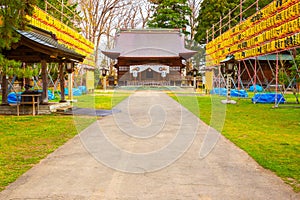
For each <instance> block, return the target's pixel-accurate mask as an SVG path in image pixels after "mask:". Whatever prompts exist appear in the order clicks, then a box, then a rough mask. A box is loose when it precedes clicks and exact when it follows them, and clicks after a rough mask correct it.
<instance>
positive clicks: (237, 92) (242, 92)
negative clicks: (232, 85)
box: [230, 90, 248, 97]
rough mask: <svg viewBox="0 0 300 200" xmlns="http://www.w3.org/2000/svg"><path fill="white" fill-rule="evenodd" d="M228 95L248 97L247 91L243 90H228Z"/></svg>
mask: <svg viewBox="0 0 300 200" xmlns="http://www.w3.org/2000/svg"><path fill="white" fill-rule="evenodd" d="M230 96H232V97H248V93H247V92H246V91H245V90H230Z"/></svg>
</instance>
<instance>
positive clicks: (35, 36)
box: [17, 30, 84, 57]
mask: <svg viewBox="0 0 300 200" xmlns="http://www.w3.org/2000/svg"><path fill="white" fill-rule="evenodd" d="M17 32H18V33H19V34H20V35H22V36H23V37H25V38H27V39H29V40H31V41H34V42H36V43H39V44H41V45H43V46H46V47H49V48H52V49H56V50H58V51H59V52H61V53H67V54H71V55H73V56H75V57H84V56H83V55H81V54H78V53H76V52H75V51H74V50H72V49H69V48H67V47H66V46H65V45H62V44H59V43H58V42H57V41H56V40H55V39H53V38H52V37H49V36H45V35H43V34H39V33H36V32H32V31H21V30H17Z"/></svg>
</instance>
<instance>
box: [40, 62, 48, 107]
mask: <svg viewBox="0 0 300 200" xmlns="http://www.w3.org/2000/svg"><path fill="white" fill-rule="evenodd" d="M41 65H42V82H43V93H42V103H43V104H48V77H47V62H46V60H41Z"/></svg>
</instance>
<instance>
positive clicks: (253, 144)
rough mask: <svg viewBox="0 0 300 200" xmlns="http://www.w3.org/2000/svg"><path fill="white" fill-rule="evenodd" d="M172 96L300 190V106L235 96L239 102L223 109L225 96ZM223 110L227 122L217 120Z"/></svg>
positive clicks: (295, 188) (261, 163)
mask: <svg viewBox="0 0 300 200" xmlns="http://www.w3.org/2000/svg"><path fill="white" fill-rule="evenodd" d="M170 96H172V97H173V98H174V99H175V100H177V101H179V102H180V103H181V104H183V105H184V106H186V107H187V108H188V109H189V110H190V111H192V112H193V113H194V114H195V115H197V116H199V117H200V119H201V120H203V121H204V122H205V123H206V124H209V125H211V126H213V127H214V128H216V129H217V130H219V131H220V132H222V134H223V135H224V136H225V137H226V138H228V139H229V140H231V141H232V142H233V143H235V144H236V145H237V146H239V147H240V148H241V149H243V150H245V151H246V152H247V153H248V154H249V155H250V156H251V157H253V158H254V159H255V160H256V161H257V162H258V163H259V164H260V165H261V166H263V167H264V168H266V169H270V170H271V171H273V172H275V173H276V174H277V175H278V176H279V177H281V178H282V179H283V180H284V181H285V182H286V183H288V184H290V185H291V186H292V187H293V189H294V191H296V192H299V191H300V167H299V166H300V138H299V133H300V109H299V108H298V109H296V108H289V109H287V108H282V107H281V108H278V109H272V105H270V104H252V103H251V100H250V99H240V100H237V99H236V100H237V104H236V105H231V104H230V105H227V106H226V109H224V110H223V108H225V105H221V103H220V101H221V99H224V97H218V96H213V98H211V97H210V96H201V97H196V99H197V102H198V105H197V104H194V105H191V102H193V101H195V97H189V96H184V97H182V96H180V97H178V96H175V95H174V94H173V95H172V94H170ZM212 105H213V106H212ZM195 107H197V109H195ZM214 111H216V112H214ZM222 111H224V114H226V118H225V119H224V126H223V123H216V122H220V121H221V122H222V119H221V120H220V119H219V118H218V114H219V115H221V114H220V113H222ZM212 116H213V117H212ZM224 116H225V115H224Z"/></svg>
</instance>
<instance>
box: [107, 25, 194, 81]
mask: <svg viewBox="0 0 300 200" xmlns="http://www.w3.org/2000/svg"><path fill="white" fill-rule="evenodd" d="M184 43H185V41H184V34H183V33H181V32H180V30H179V29H129V30H127V29H126V30H121V31H120V32H118V33H117V35H116V39H115V44H116V45H115V48H114V49H111V50H104V51H102V53H103V54H104V55H106V56H107V57H109V58H110V59H112V60H114V62H115V65H114V67H115V68H116V69H117V71H118V79H119V80H120V79H121V78H122V79H124V80H126V81H133V80H135V79H138V80H139V81H140V82H141V81H145V80H146V81H147V80H148V81H163V80H166V79H168V78H170V77H172V76H174V77H173V79H174V78H175V79H176V76H177V78H179V79H180V75H181V74H182V69H183V68H185V66H186V63H187V60H188V59H189V58H191V57H192V56H193V55H194V54H196V53H197V52H196V51H191V50H188V49H186V48H185V45H184ZM146 65H148V66H149V67H146V68H145V67H144V66H146ZM141 66H143V67H141ZM155 66H160V67H161V68H160V69H161V70H159V69H156V67H155ZM164 67H165V68H168V69H167V71H165V72H163V68H164ZM142 68H143V70H141V69H142ZM158 68H159V67H158ZM134 71H135V72H136V74H135V72H134ZM153 73H154V74H153ZM160 73H161V74H160ZM162 73H166V74H162ZM125 74H126V75H125ZM124 75H125V76H124ZM126 76H127V77H126ZM178 76H179V77H178ZM162 79H163V80H162Z"/></svg>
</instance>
